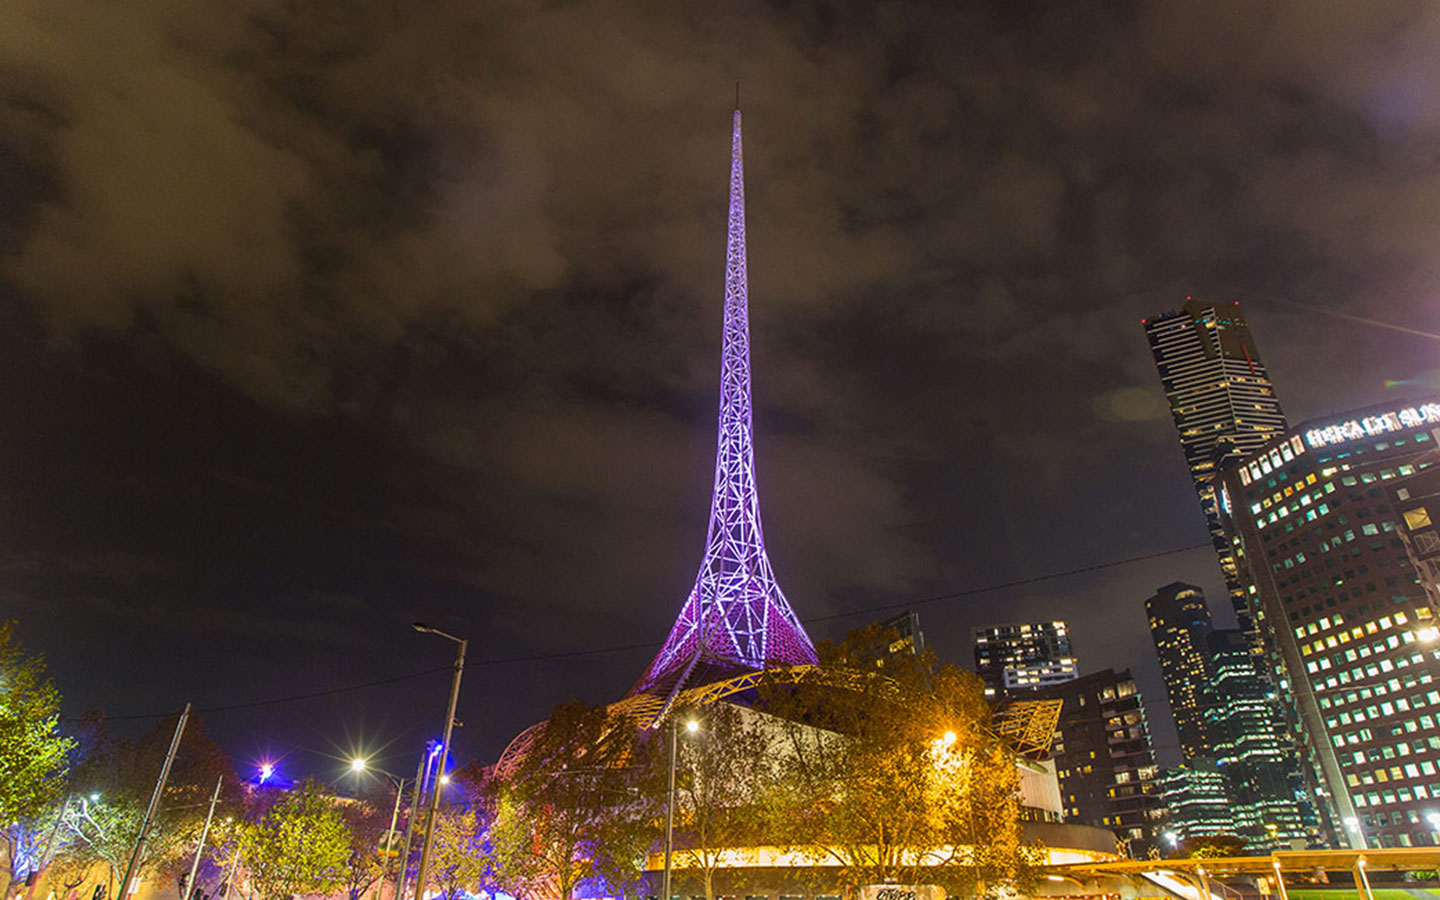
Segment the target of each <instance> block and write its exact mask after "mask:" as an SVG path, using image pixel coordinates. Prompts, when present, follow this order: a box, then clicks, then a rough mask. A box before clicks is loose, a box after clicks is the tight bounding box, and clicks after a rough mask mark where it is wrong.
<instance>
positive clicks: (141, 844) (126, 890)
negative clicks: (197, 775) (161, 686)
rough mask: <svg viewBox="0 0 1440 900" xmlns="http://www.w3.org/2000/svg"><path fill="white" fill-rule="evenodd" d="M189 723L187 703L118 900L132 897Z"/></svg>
mask: <svg viewBox="0 0 1440 900" xmlns="http://www.w3.org/2000/svg"><path fill="white" fill-rule="evenodd" d="M188 721H190V704H188V703H187V704H185V709H184V711H182V712H181V713H180V721H179V722H177V723H175V736H174V737H172V738H171V739H170V750H169V752H167V753H166V754H165V762H164V764H163V765H161V766H160V777H159V778H157V779H155V793H153V794H151V795H150V805H149V806H148V807H146V808H145V818H143V819H141V820H140V833H139V834H138V835H136V836H135V849H134V850H132V851H131V852H130V862H129V863H128V864H127V865H126V866H125V877H124V878H123V879H122V880H121V881H120V896H119V897H118V898H117V900H127V898H128V897H129V896H130V882H131V881H132V880H133V879H134V877H135V874H136V870H137V869H138V868H139V867H140V856H141V854H142V853H144V852H145V838H146V837H147V836H148V835H149V834H150V825H151V824H152V823H153V822H154V821H155V808H156V807H158V806H159V805H160V795H161V794H163V793H165V783H166V782H167V781H169V780H170V767H171V766H172V765H174V764H175V753H176V751H178V750H179V749H180V738H181V736H183V735H184V734H185V723H186V722H188Z"/></svg>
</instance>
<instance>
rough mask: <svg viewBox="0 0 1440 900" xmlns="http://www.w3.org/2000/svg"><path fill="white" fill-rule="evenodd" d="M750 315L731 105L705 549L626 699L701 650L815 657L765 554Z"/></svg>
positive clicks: (733, 658) (747, 664)
mask: <svg viewBox="0 0 1440 900" xmlns="http://www.w3.org/2000/svg"><path fill="white" fill-rule="evenodd" d="M749 316H750V314H749V299H748V296H747V285H746V267H745V170H744V158H743V154H742V152H741V142H740V110H738V109H737V110H735V119H734V128H733V133H732V136H731V152H730V217H729V232H728V240H727V243H726V248H725V327H724V347H723V350H722V353H721V365H720V428H719V437H718V440H717V442H716V450H715V488H714V495H713V497H712V499H711V502H710V527H709V530H708V533H707V537H706V541H705V556H704V559H703V560H702V561H701V563H700V572H699V574H698V575H697V576H696V579H695V586H694V587H693V588H691V590H690V594H689V596H688V597H687V598H686V599H685V603H684V605H683V606H682V607H681V609H680V616H679V618H678V619H677V620H676V622H675V626H674V628H672V629H671V631H670V636H669V637H668V638H667V639H666V641H665V644H664V646H663V647H661V648H660V652H659V653H658V654H657V655H656V656H655V659H654V661H653V662H651V663H650V667H649V668H648V669H646V670H645V674H644V675H643V676H641V678H640V680H639V681H638V682H637V683H636V684H635V686H634V687H633V688H631V690H630V694H631V696H635V695H639V694H643V693H673V691H674V690H675V689H676V688H679V687H680V686H681V684H679V682H683V680H684V679H685V678H686V677H688V675H689V673H690V671H691V670H692V669H693V668H694V667H695V665H696V663H697V661H699V660H700V658H701V657H702V656H703V657H704V658H705V659H706V660H707V661H715V662H719V663H730V664H734V665H738V666H740V667H743V668H748V669H756V670H759V669H764V668H766V667H767V666H771V665H777V664H778V665H802V664H813V663H814V662H816V656H815V646H814V644H812V643H811V641H810V637H809V635H807V634H806V633H805V629H804V627H803V626H802V625H801V624H800V620H799V619H798V618H797V617H796V616H795V612H794V610H792V609H791V608H790V603H789V602H788V601H787V600H786V599H785V594H784V593H783V592H782V591H781V590H780V585H779V584H777V583H776V581H775V573H774V572H773V571H772V570H771V568H770V558H769V557H768V556H767V555H766V553H765V538H764V534H763V532H762V530H761V527H760V498H759V495H758V492H757V491H756V487H755V454H754V448H753V446H752V438H753V434H752V414H751V412H752V410H751V402H750V319H749Z"/></svg>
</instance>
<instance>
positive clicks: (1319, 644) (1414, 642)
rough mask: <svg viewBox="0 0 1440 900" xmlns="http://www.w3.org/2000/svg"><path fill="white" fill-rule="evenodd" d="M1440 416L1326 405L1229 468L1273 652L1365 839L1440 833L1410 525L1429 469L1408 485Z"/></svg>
mask: <svg viewBox="0 0 1440 900" xmlns="http://www.w3.org/2000/svg"><path fill="white" fill-rule="evenodd" d="M1437 425H1440V400H1437V401H1432V402H1426V403H1417V404H1413V405H1402V404H1393V405H1392V404H1387V405H1384V406H1375V407H1370V408H1366V409H1362V410H1357V411H1355V412H1352V413H1347V414H1340V415H1336V416H1333V417H1327V418H1326V419H1323V420H1317V421H1314V422H1307V423H1305V424H1303V425H1300V426H1298V427H1296V428H1294V429H1291V430H1288V431H1285V432H1282V433H1281V434H1279V435H1277V436H1276V438H1275V439H1274V440H1272V441H1271V442H1270V443H1268V444H1266V445H1265V446H1264V447H1262V448H1260V449H1259V450H1257V451H1255V452H1253V453H1249V454H1247V455H1245V456H1244V457H1242V458H1241V459H1239V460H1238V461H1237V462H1236V463H1235V464H1234V465H1232V466H1230V467H1228V468H1227V469H1226V470H1225V471H1224V473H1223V474H1222V475H1221V476H1220V477H1219V478H1218V479H1217V480H1216V494H1217V497H1218V499H1219V501H1220V510H1221V516H1222V519H1223V521H1224V523H1225V525H1226V528H1227V530H1228V531H1229V533H1230V535H1231V540H1232V543H1231V547H1232V549H1233V551H1234V553H1235V557H1236V560H1237V562H1238V563H1239V571H1240V573H1241V577H1242V582H1241V583H1242V585H1243V587H1244V589H1245V591H1246V593H1247V594H1248V595H1249V596H1250V598H1251V601H1250V602H1251V607H1252V609H1254V610H1255V611H1256V617H1257V621H1258V623H1259V624H1260V626H1261V634H1262V635H1263V637H1264V639H1265V646H1264V649H1265V656H1264V660H1263V662H1264V665H1265V666H1267V667H1268V668H1269V669H1270V671H1271V673H1272V674H1273V676H1274V681H1275V684H1276V686H1277V687H1278V688H1279V689H1280V694H1281V696H1282V698H1283V699H1284V700H1285V701H1286V705H1287V716H1288V718H1289V725H1290V727H1291V729H1292V732H1293V733H1294V734H1295V735H1296V736H1297V738H1298V740H1299V742H1300V747H1301V749H1302V752H1303V753H1304V756H1305V763H1306V767H1307V769H1308V770H1309V774H1311V775H1312V776H1313V779H1314V781H1315V782H1316V784H1317V789H1316V792H1315V793H1316V796H1317V798H1318V800H1319V806H1320V812H1321V813H1322V815H1323V816H1324V817H1325V819H1326V825H1327V827H1328V829H1329V831H1330V833H1331V835H1332V838H1334V839H1339V838H1340V836H1341V835H1343V836H1344V838H1345V840H1347V841H1348V842H1349V843H1350V844H1351V845H1352V846H1355V847H1360V846H1365V845H1366V844H1368V845H1369V846H1382V847H1388V846H1414V845H1429V844H1433V843H1435V841H1436V835H1435V832H1434V827H1433V826H1432V825H1430V824H1429V823H1428V821H1427V820H1426V818H1425V817H1426V815H1427V814H1428V813H1430V812H1433V811H1434V810H1435V809H1436V807H1437V806H1440V789H1437V787H1436V785H1437V784H1440V642H1437V641H1435V640H1434V636H1435V631H1434V625H1435V621H1436V620H1435V613H1434V610H1435V607H1434V606H1433V601H1432V600H1431V599H1430V598H1429V597H1428V596H1427V594H1426V590H1425V588H1424V586H1422V584H1421V579H1420V578H1419V577H1417V573H1416V569H1415V567H1414V565H1413V563H1412V561H1411V557H1410V555H1409V554H1408V553H1407V552H1406V543H1405V540H1404V538H1403V537H1402V535H1403V533H1404V532H1405V531H1410V533H1411V536H1412V539H1413V542H1414V545H1415V546H1417V547H1418V546H1419V543H1420V538H1419V537H1418V535H1419V534H1420V533H1423V529H1424V527H1425V526H1424V524H1423V522H1424V521H1425V519H1426V517H1427V516H1428V507H1426V506H1425V504H1424V502H1422V501H1419V500H1417V498H1418V497H1420V496H1421V495H1422V494H1423V493H1425V492H1426V491H1427V490H1428V488H1426V487H1424V486H1423V485H1425V484H1426V483H1427V482H1428V474H1429V473H1428V472H1427V473H1426V475H1427V479H1422V480H1417V481H1415V482H1414V488H1413V489H1411V490H1412V493H1411V494H1410V496H1409V497H1407V498H1401V497H1400V496H1399V490H1400V489H1410V484H1411V483H1410V482H1409V481H1407V479H1409V478H1410V477H1412V476H1415V475H1416V474H1417V472H1419V471H1420V467H1421V466H1422V465H1424V463H1425V462H1426V457H1427V455H1428V453H1429V451H1431V449H1432V448H1434V447H1435V446H1436V434H1437V433H1440V429H1437V428H1436V426H1437ZM1391 488H1393V491H1387V489H1391ZM1397 501H1398V502H1400V503H1401V506H1399V507H1396V506H1394V505H1393V504H1394V503H1396V502H1397ZM1412 501H1414V502H1413V504H1412ZM1422 510H1424V515H1421V514H1420V513H1421V511H1422ZM1407 512H1408V513H1414V514H1415V515H1413V516H1410V517H1407V516H1406V515H1405V514H1406V513H1407ZM1412 519H1413V521H1412Z"/></svg>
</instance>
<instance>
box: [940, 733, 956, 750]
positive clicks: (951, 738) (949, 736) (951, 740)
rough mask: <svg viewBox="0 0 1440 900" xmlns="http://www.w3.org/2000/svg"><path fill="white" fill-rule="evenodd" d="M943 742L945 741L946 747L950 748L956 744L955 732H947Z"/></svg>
mask: <svg viewBox="0 0 1440 900" xmlns="http://www.w3.org/2000/svg"><path fill="white" fill-rule="evenodd" d="M942 740H944V742H945V746H947V747H949V746H950V745H951V744H953V743H955V732H953V731H947V732H945V736H944V738H943V739H942Z"/></svg>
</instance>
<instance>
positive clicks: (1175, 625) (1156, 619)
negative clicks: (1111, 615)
mask: <svg viewBox="0 0 1440 900" xmlns="http://www.w3.org/2000/svg"><path fill="white" fill-rule="evenodd" d="M1145 615H1146V617H1147V618H1148V619H1149V621H1150V638H1151V640H1153V641H1154V642H1155V655H1156V656H1157V657H1158V658H1159V660H1160V674H1161V676H1162V677H1163V678H1164V680H1165V693H1166V695H1168V696H1169V698H1170V713H1171V715H1173V716H1174V718H1175V730H1176V731H1177V732H1179V735H1180V755H1181V756H1182V757H1184V759H1185V760H1186V761H1187V762H1188V761H1189V760H1192V759H1198V758H1199V757H1202V756H1209V755H1210V742H1209V741H1208V740H1207V739H1206V736H1205V709H1204V706H1203V697H1202V695H1203V693H1204V690H1205V685H1206V683H1207V682H1208V681H1209V678H1210V667H1209V665H1208V655H1209V654H1208V649H1207V644H1206V641H1207V640H1208V638H1209V636H1210V629H1211V624H1210V607H1209V606H1207V605H1206V603H1205V592H1204V591H1203V590H1201V589H1200V588H1199V587H1197V586H1195V585H1193V584H1182V583H1181V582H1178V581H1177V582H1174V583H1172V584H1167V585H1165V586H1164V587H1162V588H1159V589H1158V590H1156V591H1155V593H1154V594H1153V595H1152V596H1151V597H1150V598H1149V599H1147V600H1146V601H1145Z"/></svg>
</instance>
